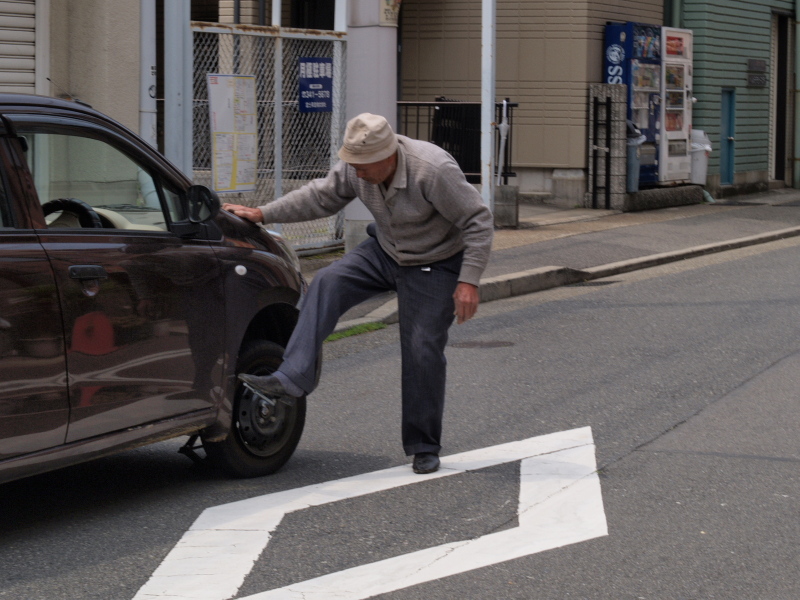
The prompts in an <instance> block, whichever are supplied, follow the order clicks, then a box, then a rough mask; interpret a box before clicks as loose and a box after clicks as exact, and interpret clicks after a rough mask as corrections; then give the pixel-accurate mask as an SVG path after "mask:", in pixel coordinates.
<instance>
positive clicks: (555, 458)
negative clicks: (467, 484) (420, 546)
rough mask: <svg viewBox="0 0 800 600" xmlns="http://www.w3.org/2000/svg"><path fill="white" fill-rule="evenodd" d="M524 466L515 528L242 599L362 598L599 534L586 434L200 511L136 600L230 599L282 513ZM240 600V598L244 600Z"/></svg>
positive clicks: (598, 499) (599, 510) (598, 502)
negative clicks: (433, 469)
mask: <svg viewBox="0 0 800 600" xmlns="http://www.w3.org/2000/svg"><path fill="white" fill-rule="evenodd" d="M517 460H519V461H522V464H521V470H520V478H521V481H520V497H519V509H518V514H519V526H518V527H516V528H514V529H511V530H507V531H502V532H499V533H494V534H489V535H486V536H483V537H480V538H477V539H474V540H466V541H462V542H454V543H450V544H445V545H442V546H437V547H435V548H428V549H425V550H420V551H418V552H412V553H411V554H406V555H403V556H399V557H395V558H392V559H388V560H384V561H379V562H376V563H372V564H368V565H362V566H359V567H355V568H353V569H347V570H345V571H341V572H338V573H332V574H330V575H325V576H323V577H318V578H315V579H311V580H308V581H304V582H300V583H296V584H292V585H290V586H287V587H285V588H281V589H276V590H270V591H266V592H262V593H259V594H255V595H252V596H248V598H247V600H270V599H274V598H280V599H281V600H292V599H295V598H297V599H303V600H309V599H310V598H326V599H336V600H360V599H362V598H369V597H371V596H375V595H376V594H382V593H387V592H391V591H394V590H398V589H402V588H405V587H409V586H412V585H417V584H419V583H423V582H426V581H432V580H435V579H440V578H442V577H447V576H449V575H454V574H457V573H462V572H465V571H469V570H472V569H477V568H480V567H484V566H488V565H492V564H496V563H498V562H503V561H507V560H512V559H515V558H520V557H522V556H527V555H530V554H534V553H536V552H542V551H543V550H549V549H552V548H558V547H561V546H565V545H568V544H574V543H577V542H581V541H585V540H589V539H592V538H595V537H600V536H603V535H607V533H608V530H607V525H606V519H605V512H604V510H603V501H602V496H601V491H600V481H599V478H598V477H597V473H596V469H597V467H596V462H595V456H594V442H593V439H592V433H591V429H590V428H589V427H584V428H580V429H573V430H570V431H564V432H559V433H553V434H549V435H544V436H540V437H535V438H530V439H527V440H522V441H518V442H511V443H508V444H502V445H499V446H492V447H489V448H481V449H479V450H472V451H470V452H464V453H462V454H456V455H453V456H448V457H443V458H442V468H441V469H440V470H439V471H438V472H437V473H433V474H430V475H425V476H424V477H423V476H419V475H414V474H413V473H411V470H410V469H409V467H408V466H402V467H394V468H391V469H385V470H383V471H374V472H372V473H365V474H364V475H358V476H355V477H348V478H345V479H339V480H336V481H330V482H326V483H320V484H315V485H310V486H307V487H303V488H298V489H295V490H287V491H285V492H277V493H274V494H267V495H264V496H259V497H257V498H250V499H248V500H242V501H239V502H232V503H230V504H224V505H221V506H216V507H212V508H209V509H206V510H205V511H204V512H203V513H202V514H201V515H200V517H199V518H198V519H197V521H195V523H194V524H193V525H192V527H191V528H190V529H189V531H187V532H186V534H185V535H184V536H183V538H182V539H181V540H180V541H179V542H178V544H176V546H175V548H174V549H173V550H172V551H171V552H170V553H169V554H168V555H167V557H166V558H165V559H164V561H163V562H162V563H161V565H160V566H159V567H158V568H157V569H156V571H155V572H154V573H153V576H152V577H151V578H150V580H149V581H148V582H147V583H146V584H145V585H144V586H143V587H142V588H141V589H140V590H139V592H138V593H137V594H136V596H135V597H134V600H155V599H161V600H163V599H164V598H170V599H172V600H225V599H228V598H232V597H233V596H235V595H236V593H237V592H238V590H239V588H240V587H241V585H242V583H243V582H244V580H245V577H247V575H248V573H249V572H250V571H251V570H252V568H253V566H254V564H255V562H256V561H257V560H258V557H259V556H260V555H261V553H262V552H263V550H264V549H265V548H266V546H267V544H268V543H269V540H270V535H271V533H272V532H273V531H274V530H275V529H276V528H277V526H278V525H279V524H280V522H281V520H282V519H283V516H284V515H285V514H287V513H290V512H293V511H297V510H302V509H305V508H309V507H311V506H321V505H323V504H328V503H331V502H337V501H339V500H344V499H347V498H354V497H357V496H364V495H367V494H373V493H376V492H380V491H384V490H389V489H392V488H396V487H401V486H405V485H411V484H414V483H422V482H425V481H431V480H433V479H436V478H439V477H448V476H450V475H456V474H459V473H465V472H467V471H474V470H477V469H483V468H486V467H491V466H494V465H499V464H503V463H508V462H513V461H517ZM242 600H244V599H242Z"/></svg>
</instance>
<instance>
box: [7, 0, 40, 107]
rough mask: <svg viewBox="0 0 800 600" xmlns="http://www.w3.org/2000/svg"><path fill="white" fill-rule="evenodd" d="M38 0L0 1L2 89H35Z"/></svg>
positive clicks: (13, 90)
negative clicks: (36, 0)
mask: <svg viewBox="0 0 800 600" xmlns="http://www.w3.org/2000/svg"><path fill="white" fill-rule="evenodd" d="M35 75H36V2H35V0H16V1H6V0H0V92H25V93H29V94H32V93H33V92H34V91H35V88H36V86H35Z"/></svg>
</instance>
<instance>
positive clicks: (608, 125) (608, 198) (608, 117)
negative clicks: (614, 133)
mask: <svg viewBox="0 0 800 600" xmlns="http://www.w3.org/2000/svg"><path fill="white" fill-rule="evenodd" d="M605 152H606V210H609V209H610V208H611V97H610V96H609V97H608V98H606V148H605Z"/></svg>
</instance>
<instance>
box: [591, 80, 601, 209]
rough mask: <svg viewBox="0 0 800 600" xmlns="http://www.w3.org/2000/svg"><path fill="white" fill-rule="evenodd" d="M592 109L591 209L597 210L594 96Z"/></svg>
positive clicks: (596, 104)
mask: <svg viewBox="0 0 800 600" xmlns="http://www.w3.org/2000/svg"><path fill="white" fill-rule="evenodd" d="M593 101H594V103H593V107H592V109H593V110H592V117H593V119H592V208H597V167H598V164H597V152H598V150H597V142H598V141H599V140H598V139H597V137H598V135H599V133H598V131H599V130H598V124H597V119H598V117H599V116H600V111H599V107H600V99H599V98H598V97H597V96H595V97H594V98H593Z"/></svg>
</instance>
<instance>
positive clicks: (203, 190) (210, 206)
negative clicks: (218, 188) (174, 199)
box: [186, 185, 222, 224]
mask: <svg viewBox="0 0 800 600" xmlns="http://www.w3.org/2000/svg"><path fill="white" fill-rule="evenodd" d="M186 200H187V202H188V204H189V207H188V208H189V222H190V223H195V224H197V223H205V222H206V221H208V220H210V219H213V218H214V217H215V216H216V215H217V213H218V212H219V211H220V208H221V206H222V205H221V204H220V201H219V196H217V193H216V192H214V191H213V190H210V189H208V188H207V187H206V186H204V185H193V186H191V187H190V188H189V189H188V190H186Z"/></svg>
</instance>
